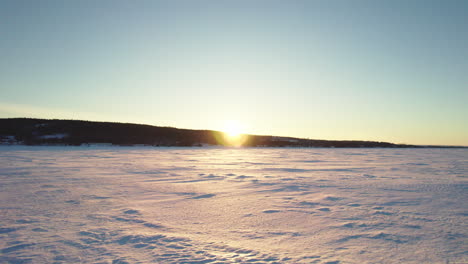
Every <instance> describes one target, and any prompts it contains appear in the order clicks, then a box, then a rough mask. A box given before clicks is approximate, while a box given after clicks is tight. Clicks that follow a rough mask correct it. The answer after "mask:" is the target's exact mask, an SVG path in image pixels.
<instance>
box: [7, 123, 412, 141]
mask: <svg viewBox="0 0 468 264" xmlns="http://www.w3.org/2000/svg"><path fill="white" fill-rule="evenodd" d="M222 136H223V133H222V132H219V131H212V130H191V129H179V128H173V127H157V126H150V125H139V124H130V123H113V122H92V121H80V120H57V119H52V120H48V119H32V118H6V119H0V143H3V144H10V143H16V144H26V145H51V144H60V145H75V146H79V145H83V144H96V143H108V144H113V145H123V146H125V145H137V144H143V145H151V146H203V145H222V144H223V143H222V142H220V140H219V138H221V137H222ZM243 146H248V147H337V148H341V147H347V148H358V147H386V148H396V147H399V148H403V147H417V146H413V145H402V144H392V143H387V142H373V141H335V140H333V141H330V140H311V139H300V138H291V137H275V136H257V135H248V136H247V140H246V141H245V143H244V144H243Z"/></svg>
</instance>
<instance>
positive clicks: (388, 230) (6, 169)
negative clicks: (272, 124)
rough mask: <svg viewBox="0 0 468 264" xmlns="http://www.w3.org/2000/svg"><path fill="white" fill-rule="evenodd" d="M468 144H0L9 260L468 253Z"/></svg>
mask: <svg viewBox="0 0 468 264" xmlns="http://www.w3.org/2000/svg"><path fill="white" fill-rule="evenodd" d="M467 177H468V150H466V149H288V148H287V149H274V148H258V149H229V148H151V147H147V148H144V147H142V148H138V147H133V148H132V147H94V148H93V147H91V148H90V147H25V146H0V221H1V226H0V263H114V264H118V263H120V264H122V263H233V262H234V263H328V264H331V263H340V264H341V263H468V253H467V252H468V243H467V242H468V241H467V237H468V229H467V226H466V218H467V215H468V203H467V201H468V199H467V198H468V191H467V180H468V179H467Z"/></svg>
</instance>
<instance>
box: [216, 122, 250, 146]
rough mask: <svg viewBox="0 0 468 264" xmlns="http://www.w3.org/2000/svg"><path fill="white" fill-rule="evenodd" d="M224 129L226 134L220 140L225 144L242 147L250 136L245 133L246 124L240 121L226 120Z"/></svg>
mask: <svg viewBox="0 0 468 264" xmlns="http://www.w3.org/2000/svg"><path fill="white" fill-rule="evenodd" d="M222 131H223V134H224V135H223V136H222V139H221V140H220V142H221V144H222V145H224V146H232V147H240V146H243V145H244V144H245V143H246V141H247V139H248V136H247V135H245V134H244V133H245V129H244V126H243V125H242V124H241V123H240V122H238V121H234V120H229V121H226V122H225V123H224V125H223V128H222Z"/></svg>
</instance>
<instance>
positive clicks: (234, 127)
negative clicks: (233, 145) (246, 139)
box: [223, 121, 242, 137]
mask: <svg viewBox="0 0 468 264" xmlns="http://www.w3.org/2000/svg"><path fill="white" fill-rule="evenodd" d="M223 131H224V133H226V134H227V135H228V136H229V137H238V136H239V135H240V134H241V133H242V127H241V125H240V124H239V123H238V122H237V121H229V122H226V124H225V126H224V129H223Z"/></svg>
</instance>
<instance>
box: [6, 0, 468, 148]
mask: <svg viewBox="0 0 468 264" xmlns="http://www.w3.org/2000/svg"><path fill="white" fill-rule="evenodd" d="M0 58H1V59H0V89H1V90H0V117H20V116H21V117H41V118H67V119H87V120H103V121H120V122H134V123H145V124H152V125H164V126H175V127H181V128H206V129H223V126H224V125H223V124H224V123H225V122H226V121H227V120H237V121H238V122H239V123H241V124H242V125H243V127H244V130H245V131H244V132H246V133H254V134H273V135H283V136H297V137H306V138H316V139H356V140H358V139H359V140H379V141H390V142H395V143H412V144H448V145H468V103H467V102H468V1H465V0H459V1H457V0H447V1H444V0H440V1H431V0H421V1H416V0H402V1H400V0H396V1H395V0H386V1H384V0H377V1H375V0H369V1H363V0H353V1H349V0H342V1H335V0H320V1H319V0H316V1H314V0H310V1H275V0H271V1H266V0H265V1H260V0H259V1H255V0H248V1H247V0H246V1H242V0H240V1H239V0H237V1H234V0H233V1H223V0H212V1H204V0H201V1H193V0H187V1H178V0H167V1H156V0H154V1H141V0H137V1H131V0H128V1H118V0H110V1H105V0H100V1H94V0H93V1H85V0H80V1H61V0H60V1H59V0H57V1H45V0H41V1H35V0H31V1H23V0H12V1H5V0H0Z"/></svg>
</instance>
